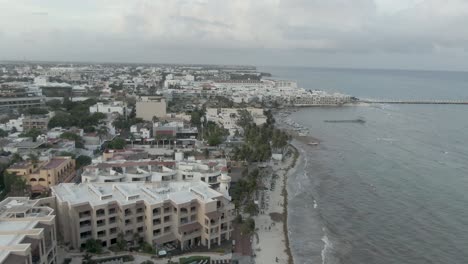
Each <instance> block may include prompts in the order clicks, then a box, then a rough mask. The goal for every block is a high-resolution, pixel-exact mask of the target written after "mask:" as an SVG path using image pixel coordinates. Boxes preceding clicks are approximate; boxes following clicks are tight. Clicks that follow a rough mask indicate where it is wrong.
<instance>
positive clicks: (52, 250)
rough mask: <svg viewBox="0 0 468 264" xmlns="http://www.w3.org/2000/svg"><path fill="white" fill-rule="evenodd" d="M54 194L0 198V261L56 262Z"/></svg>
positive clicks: (25, 263)
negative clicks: (48, 195) (32, 198)
mask: <svg viewBox="0 0 468 264" xmlns="http://www.w3.org/2000/svg"><path fill="white" fill-rule="evenodd" d="M54 204H55V201H54V198H53V197H49V198H43V199H38V200H29V198H26V197H8V198H6V199H5V200H3V201H1V202H0V263H1V264H56V263H57V233H56V232H57V231H56V228H55V215H54V210H53V209H52V208H51V207H49V206H53V205H54Z"/></svg>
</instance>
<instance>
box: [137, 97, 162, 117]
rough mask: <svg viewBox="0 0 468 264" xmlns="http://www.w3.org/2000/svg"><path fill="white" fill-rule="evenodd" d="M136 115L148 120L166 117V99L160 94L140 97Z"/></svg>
mask: <svg viewBox="0 0 468 264" xmlns="http://www.w3.org/2000/svg"><path fill="white" fill-rule="evenodd" d="M136 116H137V117H139V118H142V119H143V120H146V121H152V120H153V117H155V116H156V117H158V118H165V117H166V100H165V99H164V98H162V97H158V96H146V97H140V98H139V99H138V100H137V102H136Z"/></svg>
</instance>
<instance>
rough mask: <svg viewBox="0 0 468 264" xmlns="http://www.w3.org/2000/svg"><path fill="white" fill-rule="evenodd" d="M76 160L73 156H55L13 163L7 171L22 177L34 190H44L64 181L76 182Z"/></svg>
mask: <svg viewBox="0 0 468 264" xmlns="http://www.w3.org/2000/svg"><path fill="white" fill-rule="evenodd" d="M75 166H76V165H75V160H74V159H72V158H71V157H54V158H52V159H50V160H49V161H46V162H40V161H39V162H37V163H33V162H30V161H24V162H18V163H15V164H13V165H11V166H10V167H9V168H8V169H7V172H9V173H14V174H16V175H17V176H18V177H22V178H23V179H24V180H25V181H26V183H27V184H28V185H30V186H31V191H32V192H43V191H47V190H49V188H50V187H51V186H54V185H56V184H59V183H62V182H74V181H75V180H76V179H75V176H76V171H75Z"/></svg>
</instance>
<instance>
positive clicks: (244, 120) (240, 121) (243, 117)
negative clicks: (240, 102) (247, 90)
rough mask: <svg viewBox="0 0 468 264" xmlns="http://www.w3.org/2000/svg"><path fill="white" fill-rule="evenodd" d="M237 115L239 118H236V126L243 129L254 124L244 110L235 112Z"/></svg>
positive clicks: (250, 116) (248, 113)
mask: <svg viewBox="0 0 468 264" xmlns="http://www.w3.org/2000/svg"><path fill="white" fill-rule="evenodd" d="M237 114H238V115H239V117H238V118H237V122H236V124H237V125H238V126H240V127H242V128H244V129H245V128H246V127H247V126H248V125H250V124H252V123H253V122H254V120H253V117H252V115H251V114H250V112H249V111H247V110H246V109H239V110H237Z"/></svg>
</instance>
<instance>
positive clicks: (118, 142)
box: [107, 138, 127, 149]
mask: <svg viewBox="0 0 468 264" xmlns="http://www.w3.org/2000/svg"><path fill="white" fill-rule="evenodd" d="M126 144H127V142H125V139H123V138H115V139H114V140H112V141H111V142H109V143H108V144H107V148H109V149H124V148H125V145H126Z"/></svg>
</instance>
